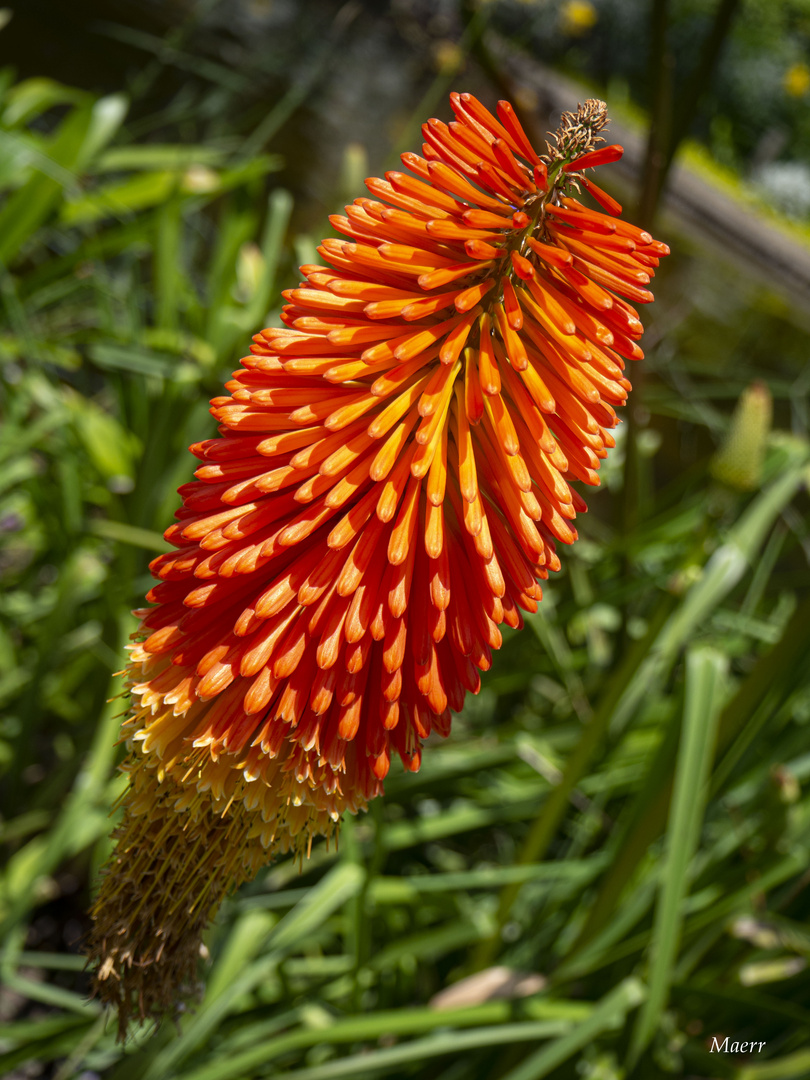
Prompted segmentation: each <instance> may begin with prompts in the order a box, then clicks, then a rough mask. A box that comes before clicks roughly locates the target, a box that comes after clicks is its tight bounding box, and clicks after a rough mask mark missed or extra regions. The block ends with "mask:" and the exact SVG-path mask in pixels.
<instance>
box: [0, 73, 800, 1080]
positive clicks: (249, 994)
mask: <svg viewBox="0 0 810 1080" xmlns="http://www.w3.org/2000/svg"><path fill="white" fill-rule="evenodd" d="M299 100H300V99H299ZM292 107H294V103H293V105H291V106H290V108H292ZM285 108H286V106H285ZM278 115H279V116H281V117H282V118H283V115H284V110H283V109H282V111H281V113H280V114H278ZM127 116H128V103H127V101H126V100H125V99H124V98H123V97H121V96H118V95H112V96H107V97H101V98H99V97H96V96H93V95H90V94H88V93H86V92H79V91H75V90H71V89H68V88H66V87H64V86H61V85H59V84H57V83H55V82H52V81H50V80H46V79H29V80H26V81H22V82H17V83H15V82H14V80H13V78H12V77H11V76H10V75H7V76H6V77H5V81H4V83H3V90H2V98H0V150H2V153H0V259H2V265H1V266H0V291H1V293H2V304H3V312H4V316H5V317H4V320H3V325H2V328H1V329H0V393H2V401H1V403H0V408H2V428H1V429H0V459H2V466H3V467H2V470H0V659H1V660H2V663H0V706H1V707H2V721H0V725H1V726H0V738H2V744H0V753H2V769H3V783H2V795H1V798H2V803H1V804H0V805H2V819H1V820H0V840H2V843H3V845H4V848H3V850H4V856H5V862H4V869H3V871H2V877H0V925H1V926H2V944H0V1017H2V1020H3V1023H2V1025H0V1072H2V1073H3V1074H6V1075H9V1076H11V1077H20V1078H22V1077H25V1076H35V1075H47V1076H50V1077H53V1078H55V1080H70V1078H72V1077H75V1078H77V1080H78V1078H82V1080H93V1078H95V1077H98V1076H104V1077H105V1078H106V1077H109V1078H111V1080H135V1078H138V1080H142V1078H143V1080H169V1078H175V1077H176V1078H180V1077H182V1078H184V1080H192V1078H193V1080H226V1078H233V1080H243V1078H247V1077H260V1076H280V1075H293V1076H295V1077H298V1078H299V1080H329V1078H337V1077H345V1076H352V1077H360V1076H369V1077H378V1076H392V1077H402V1078H405V1077H420V1078H422V1077H426V1078H437V1080H439V1078H441V1080H467V1078H469V1080H478V1078H489V1077H492V1078H501V1080H537V1078H540V1077H545V1076H553V1077H559V1078H572V1080H573V1078H574V1077H577V1078H579V1077H585V1078H589V1080H623V1078H629V1077H630V1076H631V1075H632V1076H636V1077H644V1078H645V1080H646V1078H648V1077H649V1078H657V1077H663V1076H671V1075H689V1076H693V1077H700V1076H712V1077H735V1078H737V1080H766V1078H768V1077H771V1078H783V1080H791V1078H794V1080H799V1078H800V1077H803V1076H806V1075H807V1074H808V1071H810V1059H809V1056H808V1050H807V1045H806V1036H805V1034H804V1032H806V1030H808V1028H810V971H809V970H808V967H807V963H808V958H810V935H809V934H808V931H807V928H806V921H807V917H808V913H809V912H810V897H809V896H808V886H810V875H808V872H807V866H808V860H809V859H810V850H808V836H809V835H810V830H808V818H809V817H810V796H809V795H808V778H810V746H809V745H808V732H809V731H810V685H809V684H808V679H807V674H806V656H807V653H808V650H809V649H810V600H808V594H807V585H808V583H809V582H810V572H808V561H809V558H810V536H809V535H808V504H807V497H806V494H805V493H804V488H805V485H806V482H807V479H808V467H809V465H810V442H809V441H808V428H809V427H810V408H808V395H809V394H810V377H808V369H807V364H806V355H807V336H806V329H807V328H806V326H805V325H804V323H803V319H804V317H805V316H804V315H803V313H801V312H799V313H796V312H791V311H790V310H789V309H788V308H787V307H786V305H785V303H784V302H783V301H781V300H780V299H779V298H778V297H776V296H773V295H770V294H767V293H763V292H762V290H760V289H758V288H756V287H754V286H753V285H752V284H751V283H750V282H748V281H747V280H746V278H745V277H744V275H742V274H741V273H740V272H739V270H738V269H736V268H735V267H734V266H732V265H730V264H728V263H726V262H722V263H720V262H718V261H717V260H716V258H715V257H713V256H710V255H708V254H707V253H706V252H704V251H691V250H689V249H688V248H687V246H686V245H685V244H684V243H679V242H678V239H677V237H667V239H668V240H669V241H670V242H672V243H673V246H674V247H675V249H676V251H675V254H674V255H673V256H672V257H671V260H669V262H670V265H666V264H665V265H664V266H663V267H662V274H661V281H660V286H659V289H658V291H657V303H656V305H655V308H654V309H653V318H652V325H651V327H650V330H649V334H648V341H649V355H648V359H647V361H645V363H644V365H643V367H642V368H636V369H635V371H634V377H635V378H636V379H637V380H638V382H639V386H638V387H637V391H638V396H637V398H636V401H637V402H638V406H637V409H638V411H637V415H636V418H635V423H636V434H635V437H634V438H633V439H632V440H627V441H623V440H622V439H621V433H622V432H623V431H624V427H622V428H619V429H618V431H619V435H620V444H619V446H618V447H617V450H616V452H615V453H614V454H613V455H612V457H611V459H610V460H609V461H608V462H607V463H606V468H605V472H604V480H603V483H604V489H605V490H604V491H603V492H602V493H596V492H593V491H591V492H588V493H587V494H588V499H589V503H590V504H591V512H590V513H589V514H588V515H586V516H585V517H584V518H582V519H581V528H580V532H581V539H580V540H579V542H578V543H577V544H576V545H575V546H574V547H573V548H572V549H570V550H568V551H565V552H564V553H563V555H564V559H563V562H564V566H563V571H562V572H561V573H560V574H559V575H557V576H556V578H555V579H554V580H553V581H552V582H549V585H548V589H547V595H546V598H545V600H544V602H543V604H542V605H541V608H540V611H539V612H538V614H537V615H536V616H533V617H530V618H528V619H527V627H526V628H525V629H524V630H523V631H522V632H521V633H519V634H514V633H507V635H506V638H507V640H506V641H505V645H504V648H503V650H502V651H501V652H500V653H499V654H498V655H497V657H496V662H495V664H494V666H493V670H492V671H491V672H490V673H489V675H488V676H487V677H486V679H485V680H484V689H483V691H482V693H481V694H480V696H479V697H478V698H476V699H471V700H470V701H469V704H468V706H467V707H466V708H465V711H464V712H463V714H462V715H461V716H460V717H458V718H457V719H456V721H455V722H454V731H453V735H452V737H451V738H450V740H448V741H447V742H446V743H443V744H440V745H431V746H430V747H429V748H428V751H427V752H426V754H425V762H424V766H423V768H422V771H421V772H420V773H419V774H418V775H417V776H403V775H401V774H399V773H394V774H392V776H391V777H390V779H389V781H388V782H387V785H386V786H387V795H386V798H385V799H384V800H379V801H378V802H377V803H376V804H374V805H373V806H372V809H371V811H370V813H369V814H368V815H367V816H366V817H365V818H362V819H357V820H348V821H346V822H345V823H344V826H343V829H342V832H341V838H340V846H339V849H338V850H334V849H332V850H327V849H326V848H325V847H323V846H321V847H319V848H317V849H316V850H315V852H314V853H313V857H312V859H311V860H310V861H309V862H308V863H306V864H305V866H304V867H303V871H301V872H299V869H298V867H297V866H295V865H293V864H292V862H290V861H282V862H281V863H279V864H278V865H276V866H275V867H272V868H270V869H269V870H268V871H267V872H266V873H264V874H263V875H261V876H260V878H259V879H258V880H257V881H256V882H255V883H254V884H252V885H250V886H248V887H247V888H245V889H244V890H242V892H241V893H240V894H239V895H238V896H237V897H234V898H233V899H232V900H231V901H230V902H229V903H228V904H227V906H226V908H225V910H223V912H222V914H221V917H220V919H219V920H218V922H217V924H216V926H214V927H213V928H212V930H211V932H210V935H209V940H208V949H209V952H210V958H211V963H210V966H209V967H208V969H207V985H206V989H205V992H204V996H203V998H202V1001H201V1004H200V1005H199V1007H198V1008H197V1010H196V1012H195V1013H193V1014H192V1015H188V1016H186V1017H185V1018H183V1022H182V1024H181V1026H180V1028H179V1029H175V1028H174V1027H173V1026H172V1025H171V1024H166V1025H164V1026H163V1027H162V1028H161V1029H160V1030H159V1031H157V1032H155V1031H154V1030H153V1029H152V1028H151V1027H147V1028H145V1029H144V1030H142V1031H141V1032H139V1033H137V1034H136V1035H135V1036H133V1038H132V1040H131V1041H130V1042H129V1043H128V1044H127V1045H126V1046H125V1047H121V1046H118V1045H116V1043H115V1041H114V1025H113V1024H112V1023H108V1022H107V1019H106V1018H105V1017H104V1016H103V1015H102V1014H101V1012H100V1010H99V1007H98V1006H97V1005H96V1003H94V1002H93V1001H88V1000H87V998H86V992H87V987H88V980H87V976H86V974H84V973H83V971H82V968H83V958H82V956H81V955H80V944H81V937H82V934H83V933H84V932H85V931H86V925H87V924H86V920H85V916H84V915H83V912H84V910H85V908H86V906H87V903H88V899H89V890H90V888H91V884H92V880H93V877H94V874H95V873H96V870H97V867H98V865H99V864H100V862H101V861H103V859H104V856H105V853H106V851H107V850H108V841H107V833H108V830H109V826H110V822H109V820H108V817H107V810H108V807H109V806H110V805H111V803H112V802H113V800H114V798H115V796H116V794H117V792H118V791H119V790H120V780H119V778H118V777H117V775H116V773H115V768H114V765H115V760H116V754H117V751H116V748H115V745H114V743H115V739H116V734H117V725H118V720H117V717H116V714H117V713H118V712H119V711H120V709H121V708H122V707H123V704H122V703H121V702H120V700H117V699H116V698H115V695H117V694H118V693H119V684H118V681H117V680H116V679H115V677H114V672H115V671H117V670H118V669H119V668H120V667H121V666H122V663H123V656H124V653H123V647H124V645H125V643H126V640H127V635H128V634H129V633H130V632H131V630H132V629H133V627H134V620H133V619H132V617H131V615H130V614H129V612H130V609H131V608H132V607H134V606H136V605H138V604H139V603H140V602H141V597H142V596H143V593H144V591H145V590H146V588H147V587H148V586H147V583H148V580H149V578H148V573H147V568H146V564H147V561H148V559H149V558H150V557H152V555H154V554H155V553H157V552H158V551H160V550H162V549H163V540H162V537H161V532H162V530H163V529H164V528H165V527H166V526H167V525H168V524H169V522H170V520H171V515H172V513H173V510H174V508H175V505H176V501H177V497H176V495H175V493H174V492H175V489H176V487H177V486H178V485H179V484H180V483H182V482H185V481H186V480H187V479H188V477H189V474H190V472H191V470H192V468H193V462H192V460H191V458H190V455H188V453H187V451H186V447H187V445H188V443H189V442H192V441H196V440H198V439H200V438H203V437H205V436H206V435H207V434H209V433H210V432H211V430H212V426H213V425H212V422H211V421H210V419H209V418H208V417H207V414H206V407H207V399H208V398H209V397H210V396H211V395H213V394H215V393H217V392H218V390H219V387H220V385H221V382H222V380H223V378H224V377H227V373H228V370H229V368H230V367H231V366H235V362H236V359H237V357H238V352H239V349H240V348H244V347H245V345H246V343H247V341H248V340H249V337H250V335H251V333H253V332H254V331H255V330H256V329H257V328H258V327H259V326H261V325H263V324H266V321H267V320H269V319H272V317H273V306H274V305H275V304H276V303H278V300H277V297H278V294H279V290H280V288H282V287H284V286H285V285H287V284H289V283H290V282H291V281H292V280H294V277H293V274H294V266H295V262H296V258H297V257H298V255H299V254H300V253H303V252H306V251H308V250H309V249H311V247H312V241H311V239H309V238H307V237H294V236H291V235H290V232H291V230H290V229H289V221H290V215H291V211H292V200H291V197H290V196H289V195H288V194H287V193H286V192H285V191H284V190H283V189H281V188H279V187H277V186H275V183H274V175H273V174H274V170H276V169H278V168H279V167H280V166H281V164H282V163H281V161H280V160H279V159H278V157H275V156H272V155H265V156H261V155H259V156H257V154H256V149H257V148H261V147H262V146H263V145H265V143H266V142H267V140H268V139H271V138H272V134H273V130H271V129H272V125H270V126H268V125H265V127H264V129H263V132H262V133H261V137H260V138H259V139H258V140H257V139H255V138H253V137H252V133H251V132H247V133H245V136H244V140H243V139H220V138H218V137H216V136H214V135H212V134H211V130H213V128H212V129H211V130H206V128H205V124H204V123H201V124H200V127H199V129H197V143H196V144H195V143H186V142H180V141H177V142H172V143H169V142H165V143H163V142H159V141H151V142H150V141H145V140H144V139H143V138H135V137H133V125H131V124H130V123H129V122H128V119H127ZM278 122H279V123H281V122H282V120H279V121H278ZM139 123H140V129H141V131H143V130H146V129H147V128H148V124H146V125H145V124H144V123H143V121H140V122H139ZM274 123H275V121H274ZM155 129H157V130H160V125H157V124H156V125H155ZM135 130H136V131H137V129H135ZM361 156H362V155H361ZM357 158H358V151H357V148H356V147H348V148H347V151H346V170H345V171H346V173H347V174H349V173H352V174H354V173H356V172H357V171H358V168H359V163H358V160H357ZM313 168H317V163H315V165H313ZM360 171H362V169H360ZM339 183H340V181H339V180H338V179H337V178H336V179H335V181H334V192H333V195H334V200H335V201H336V200H337V197H338V193H339V191H338V189H339ZM307 257H308V256H307ZM648 321H649V320H648ZM754 380H758V382H759V383H760V384H761V385H760V386H759V388H758V390H757V393H758V394H759V395H760V396H762V395H763V394H768V395H770V397H772V399H773V417H774V419H773V430H770V431H769V430H767V427H765V428H763V427H762V422H761V421H760V428H759V429H757V431H756V432H754V431H753V430H752V431H751V432H750V438H751V439H754V438H755V439H756V440H757V441H758V445H759V446H760V447H761V455H760V456H759V457H758V458H756V459H755V460H753V463H752V460H751V459H750V456H749V458H748V459H746V469H747V470H748V472H747V474H746V475H747V476H748V475H749V473H750V471H751V469H753V470H755V471H756V473H757V475H756V476H755V479H754V484H753V490H738V489H735V488H734V487H732V486H730V484H729V483H728V482H726V483H725V484H724V483H722V482H721V480H719V479H714V478H713V476H712V461H713V459H714V460H715V462H716V461H717V460H720V461H727V459H728V455H729V454H730V453H732V452H733V446H734V439H737V441H738V443H739V439H740V431H739V424H740V423H744V422H746V421H745V420H744V417H743V419H742V420H741V419H740V416H741V415H742V414H741V413H738V414H737V417H736V419H735V420H734V422H733V423H734V425H736V427H734V428H733V431H732V434H731V435H730V436H729V435H728V432H729V427H730V425H731V423H732V422H731V420H730V417H731V414H732V409H733V406H734V404H735V402H736V401H737V400H738V399H739V398H740V396H741V395H742V394H743V392H744V391H745V390H746V388H747V387H748V386H749V384H750V383H751V382H752V381H754ZM642 384H643V385H642ZM743 412H744V410H743ZM724 442H725V449H724V450H723V451H722V452H721V453H720V456H719V457H715V455H716V454H717V452H718V447H720V446H721V445H722V444H723V443H724ZM723 455H725V458H724V457H723ZM629 458H630V459H631V460H628V459H629ZM630 471H632V475H633V476H634V482H633V484H632V485H631V484H628V483H627V476H628V475H629V474H630ZM714 473H715V474H716V475H717V476H720V477H723V476H726V477H728V475H729V472H728V469H726V470H725V472H724V470H723V469H722V468H721V469H719V470H718V468H717V467H715V468H714ZM730 475H732V476H733V475H734V473H733V470H731V474H730ZM749 486H751V485H750V484H749ZM578 524H579V523H578ZM108 699H112V700H110V701H108ZM495 966H497V967H498V968H499V969H507V970H505V971H504V970H500V971H495V972H493V971H492V969H493V967H495ZM484 971H488V972H489V979H490V983H489V984H487V985H488V987H489V988H488V989H487V985H485V983H484V982H483V981H482V976H481V973H482V972H484ZM510 972H511V973H512V975H511V976H510V975H509V973H510ZM516 973H517V974H516ZM465 977H466V978H470V979H471V981H470V982H468V983H466V984H461V985H459V981H460V980H461V979H463V978H465ZM520 978H523V988H524V991H529V992H528V993H526V994H525V996H524V994H523V993H522V992H519V991H518V990H516V989H515V984H516V983H517V984H518V985H519V984H520ZM493 980H494V983H497V984H498V985H500V987H501V990H500V994H498V993H495V994H493V990H492V985H493ZM510 980H511V981H510ZM450 987H455V991H456V994H457V997H456V998H455V1002H454V1003H453V1002H451V1001H449V1000H446V1001H445V1006H444V1007H440V1005H441V1003H440V1002H439V1001H438V1000H437V1001H435V1002H432V999H433V996H434V995H435V994H437V993H438V992H440V991H443V990H447V989H448V988H450ZM510 987H512V989H511V990H510ZM462 991H463V994H462ZM458 995H460V996H458ZM714 1034H717V1035H720V1036H721V1037H725V1035H730V1036H731V1037H732V1039H737V1040H744V1041H747V1040H752V1039H755V1040H763V1041H765V1042H766V1044H767V1045H766V1049H765V1051H764V1052H763V1053H762V1054H761V1055H757V1056H756V1057H755V1058H752V1059H751V1060H750V1061H747V1062H746V1060H745V1059H744V1058H740V1057H737V1056H735V1055H720V1054H711V1055H710V1053H709V1042H708V1040H709V1037H710V1036H711V1035H714Z"/></svg>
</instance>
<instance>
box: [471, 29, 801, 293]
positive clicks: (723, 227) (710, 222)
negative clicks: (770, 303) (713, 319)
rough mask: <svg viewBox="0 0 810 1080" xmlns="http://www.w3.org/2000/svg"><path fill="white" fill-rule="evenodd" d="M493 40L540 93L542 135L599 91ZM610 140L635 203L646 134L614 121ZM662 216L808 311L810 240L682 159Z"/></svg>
mask: <svg viewBox="0 0 810 1080" xmlns="http://www.w3.org/2000/svg"><path fill="white" fill-rule="evenodd" d="M486 47H487V49H488V50H489V52H490V53H491V55H492V56H493V58H494V59H495V60H496V62H497V64H498V66H499V68H500V69H501V72H503V73H504V74H505V75H506V77H507V78H508V80H509V82H510V83H511V84H512V86H513V87H514V90H515V93H516V94H520V92H521V90H522V91H523V92H524V94H526V93H527V92H528V93H527V96H530V97H533V98H535V99H536V106H535V115H536V117H537V121H536V124H535V131H534V132H533V133H532V134H533V135H535V136H536V138H537V141H540V140H541V139H542V138H543V137H544V136H545V134H546V129H548V128H552V129H553V128H554V127H556V123H557V118H558V116H559V114H560V113H561V112H564V111H566V110H570V109H573V108H575V107H576V105H577V103H578V102H581V101H584V100H585V99H586V98H587V97H593V96H595V93H596V92H595V91H594V90H592V89H589V88H588V87H586V86H584V85H583V84H582V83H579V82H576V81H574V80H573V79H570V78H568V77H567V76H565V75H560V74H559V73H558V72H556V71H552V70H551V69H550V68H547V67H546V66H545V65H543V64H540V63H538V62H537V61H536V60H534V59H532V58H531V57H529V56H526V55H525V54H522V53H520V52H518V51H517V50H516V49H514V47H513V46H510V45H509V44H508V43H507V42H505V41H504V40H503V39H502V38H499V37H497V36H496V35H495V34H490V35H489V36H488V37H487V39H486ZM608 104H609V103H608ZM609 141H610V142H617V143H620V144H621V145H622V146H623V147H624V150H625V154H624V157H623V158H622V160H621V161H620V162H618V163H617V164H615V165H612V166H611V170H610V171H611V175H612V177H613V178H614V179H615V180H616V184H617V187H621V188H623V189H624V190H623V192H622V194H623V195H624V197H625V199H626V200H627V201H628V202H629V203H630V204H631V206H632V204H633V203H634V202H635V201H636V199H637V197H638V194H637V193H638V190H639V184H640V177H641V170H642V166H643V162H644V153H645V148H646V146H645V144H646V133H638V132H636V131H633V130H631V129H630V128H629V127H627V126H626V125H624V124H622V123H621V122H620V121H615V120H612V121H611V125H610V135H609ZM662 219H663V227H662V228H660V229H659V232H660V233H661V234H662V235H663V236H664V237H666V234H667V233H671V232H677V233H680V234H681V235H683V236H685V237H687V238H688V239H689V240H691V241H693V242H694V243H695V244H697V245H700V246H702V247H706V246H708V247H711V248H714V249H715V250H717V251H718V252H720V253H722V254H723V255H724V256H725V257H726V258H728V259H729V260H730V261H733V262H734V263H735V264H737V265H738V266H739V267H740V269H741V271H742V272H743V273H745V274H747V275H748V276H749V277H751V278H752V279H754V280H757V281H759V282H760V283H761V284H763V285H765V286H768V287H769V288H771V289H773V290H774V291H776V292H778V293H780V294H781V295H782V296H784V297H785V298H787V299H789V300H791V301H792V302H793V303H795V304H798V305H799V308H800V311H801V312H802V313H803V312H804V311H805V310H806V309H807V306H808V304H810V245H808V243H807V242H806V241H805V240H803V239H802V238H801V237H799V236H796V237H792V236H790V235H789V234H788V233H787V232H786V231H784V229H783V228H781V227H779V226H778V225H776V224H774V223H772V222H770V221H769V220H768V219H767V218H766V217H765V216H764V215H762V214H759V213H757V211H756V209H755V208H752V207H751V206H748V205H746V204H745V203H743V202H741V201H738V200H737V199H735V198H733V197H732V196H730V195H728V194H727V193H726V192H725V191H723V190H722V189H721V188H720V187H718V186H716V185H714V184H712V183H711V182H709V181H707V180H706V179H704V178H703V177H701V176H698V175H697V173H695V172H694V170H692V169H691V168H689V166H687V165H678V164H677V161H676V164H675V166H674V167H673V169H672V172H671V174H670V177H669V183H668V185H667V190H666V193H665V196H664V202H663V206H662Z"/></svg>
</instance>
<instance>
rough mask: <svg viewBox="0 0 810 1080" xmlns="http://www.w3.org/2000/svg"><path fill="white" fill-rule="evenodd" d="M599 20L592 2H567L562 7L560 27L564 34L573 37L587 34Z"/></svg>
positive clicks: (581, 0)
mask: <svg viewBox="0 0 810 1080" xmlns="http://www.w3.org/2000/svg"><path fill="white" fill-rule="evenodd" d="M598 19H599V16H598V15H597V13H596V8H595V7H594V6H593V4H592V3H590V0H566V3H564V4H563V5H562V6H561V7H560V26H561V28H562V31H563V33H565V34H569V35H570V36H571V37H579V36H580V35H581V34H587V32H588V31H589V30H590V29H592V28H593V27H594V26H595V25H596V23H597V21H598Z"/></svg>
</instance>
